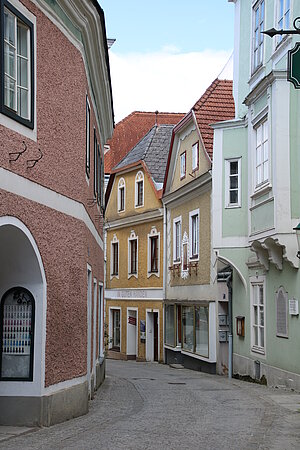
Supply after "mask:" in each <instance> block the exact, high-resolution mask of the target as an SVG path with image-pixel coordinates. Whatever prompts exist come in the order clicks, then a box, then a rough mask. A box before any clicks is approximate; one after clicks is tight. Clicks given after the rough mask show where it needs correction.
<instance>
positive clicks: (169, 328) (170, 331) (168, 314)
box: [165, 305, 175, 347]
mask: <svg viewBox="0 0 300 450" xmlns="http://www.w3.org/2000/svg"><path fill="white" fill-rule="evenodd" d="M165 344H166V345H170V346H172V347H174V346H175V306H174V305H166V306H165Z"/></svg>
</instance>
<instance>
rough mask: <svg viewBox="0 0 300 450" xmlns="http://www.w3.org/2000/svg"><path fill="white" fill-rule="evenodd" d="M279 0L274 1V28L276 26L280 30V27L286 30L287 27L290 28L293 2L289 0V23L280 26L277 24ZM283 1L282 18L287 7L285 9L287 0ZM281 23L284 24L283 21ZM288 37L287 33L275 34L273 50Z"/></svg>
mask: <svg viewBox="0 0 300 450" xmlns="http://www.w3.org/2000/svg"><path fill="white" fill-rule="evenodd" d="M280 1H281V0H276V2H275V14H274V18H275V20H274V22H275V23H274V28H276V29H278V30H280V29H284V30H287V29H289V28H290V26H291V17H293V16H292V9H293V8H292V5H293V2H292V0H290V8H289V10H288V11H289V23H288V24H287V26H283V27H280V25H279V19H280V18H279V12H280ZM283 2H284V7H283V17H282V18H283V19H284V16H285V15H286V12H287V9H286V3H287V0H283ZM283 25H284V23H283ZM288 38H289V35H277V36H275V40H274V41H275V42H274V46H275V48H274V50H277V49H278V48H279V47H280V46H281V45H282V44H283V43H284V42H285V41H286V40H287V39H288Z"/></svg>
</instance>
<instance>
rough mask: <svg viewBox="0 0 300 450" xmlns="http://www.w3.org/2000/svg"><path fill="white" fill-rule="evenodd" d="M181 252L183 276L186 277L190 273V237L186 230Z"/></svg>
mask: <svg viewBox="0 0 300 450" xmlns="http://www.w3.org/2000/svg"><path fill="white" fill-rule="evenodd" d="M181 253H182V264H181V278H183V279H186V278H187V277H188V275H189V269H188V255H189V237H188V234H187V232H186V231H185V232H184V233H183V237H182V242H181Z"/></svg>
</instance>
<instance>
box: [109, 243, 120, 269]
mask: <svg viewBox="0 0 300 450" xmlns="http://www.w3.org/2000/svg"><path fill="white" fill-rule="evenodd" d="M118 275H119V241H118V240H117V237H116V235H114V237H113V241H112V242H111V276H118Z"/></svg>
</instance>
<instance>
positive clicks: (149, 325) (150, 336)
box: [146, 311, 159, 361]
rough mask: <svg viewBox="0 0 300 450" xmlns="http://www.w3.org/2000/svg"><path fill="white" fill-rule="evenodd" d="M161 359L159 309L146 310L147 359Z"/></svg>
mask: <svg viewBox="0 0 300 450" xmlns="http://www.w3.org/2000/svg"><path fill="white" fill-rule="evenodd" d="M158 359H159V317H158V311H147V312H146V360H147V361H158Z"/></svg>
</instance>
